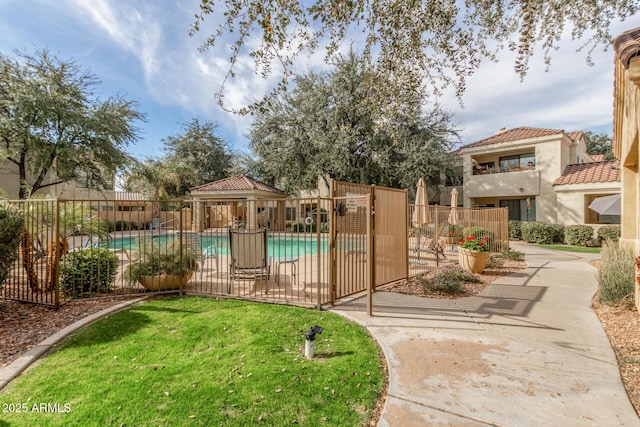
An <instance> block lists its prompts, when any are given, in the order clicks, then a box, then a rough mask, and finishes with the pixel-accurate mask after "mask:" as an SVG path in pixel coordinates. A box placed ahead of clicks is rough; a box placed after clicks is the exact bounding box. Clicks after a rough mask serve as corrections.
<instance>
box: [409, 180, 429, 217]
mask: <svg viewBox="0 0 640 427" xmlns="http://www.w3.org/2000/svg"><path fill="white" fill-rule="evenodd" d="M411 222H412V223H413V225H414V227H416V228H420V227H423V226H425V225H427V224H431V213H430V212H429V200H428V199H427V186H426V185H425V184H424V180H423V179H422V178H420V179H419V180H418V187H417V188H416V202H415V206H414V208H413V215H412V216H411Z"/></svg>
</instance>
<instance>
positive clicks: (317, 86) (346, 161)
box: [250, 53, 457, 192]
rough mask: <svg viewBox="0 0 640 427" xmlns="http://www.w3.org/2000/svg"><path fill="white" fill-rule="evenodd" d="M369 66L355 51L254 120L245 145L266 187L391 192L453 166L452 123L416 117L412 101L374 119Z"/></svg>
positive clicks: (435, 179)
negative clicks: (334, 186)
mask: <svg viewBox="0 0 640 427" xmlns="http://www.w3.org/2000/svg"><path fill="white" fill-rule="evenodd" d="M371 75H372V69H371V65H370V64H369V63H367V61H366V60H364V59H363V58H362V57H358V56H356V55H354V54H353V53H352V54H351V55H350V56H349V57H346V58H340V59H339V60H338V61H337V63H336V69H335V71H333V72H332V73H330V74H316V73H313V72H311V73H308V74H306V75H304V76H299V77H297V78H296V80H295V88H294V89H293V90H292V91H290V92H288V93H284V94H282V95H281V96H280V97H279V98H277V99H274V100H272V101H271V102H270V105H269V106H268V107H265V108H264V109H263V110H262V111H260V112H258V113H257V114H256V120H255V122H254V123H253V125H252V128H251V132H250V139H251V142H250V146H251V148H252V150H253V151H254V153H255V154H256V155H257V156H258V157H259V158H260V159H261V160H262V162H263V170H264V172H265V174H266V175H267V177H268V178H269V180H270V181H272V182H282V183H283V184H284V187H285V189H286V190H287V191H289V192H291V191H293V190H295V189H297V188H307V189H309V188H316V186H317V184H318V178H319V177H323V178H333V179H338V180H344V181H351V182H360V183H366V184H379V185H386V186H392V187H401V188H409V187H413V186H414V185H415V183H416V182H417V181H418V179H419V178H420V177H424V178H425V180H427V181H428V182H429V183H430V184H432V185H435V184H438V183H440V181H441V172H446V171H447V170H448V169H450V168H451V167H452V165H451V164H450V162H451V160H450V159H451V156H449V155H448V151H447V150H448V149H449V148H451V147H452V145H453V141H452V140H454V139H455V138H456V137H457V134H456V131H455V130H453V129H452V125H451V124H450V120H451V117H450V115H449V114H447V113H444V112H443V111H441V110H438V109H434V110H432V111H431V112H430V113H429V114H424V113H422V112H421V109H420V103H419V101H418V100H417V97H416V98H415V100H414V102H413V103H412V104H408V105H405V106H404V108H403V111H396V112H395V114H393V115H392V114H391V113H387V115H386V117H384V118H383V119H381V120H376V119H375V115H374V110H375V109H376V106H375V104H374V103H373V102H371V97H370V93H371V91H375V87H372V86H371V85H370V77H371Z"/></svg>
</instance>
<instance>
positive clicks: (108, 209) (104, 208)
mask: <svg viewBox="0 0 640 427" xmlns="http://www.w3.org/2000/svg"><path fill="white" fill-rule="evenodd" d="M100 209H102V211H103V212H113V206H100Z"/></svg>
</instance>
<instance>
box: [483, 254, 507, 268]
mask: <svg viewBox="0 0 640 427" xmlns="http://www.w3.org/2000/svg"><path fill="white" fill-rule="evenodd" d="M503 265H504V258H502V256H501V255H498V254H491V255H490V256H489V260H488V261H487V265H486V266H485V268H500V267H502V266H503Z"/></svg>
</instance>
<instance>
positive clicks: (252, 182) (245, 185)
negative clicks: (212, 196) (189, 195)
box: [190, 175, 284, 194]
mask: <svg viewBox="0 0 640 427" xmlns="http://www.w3.org/2000/svg"><path fill="white" fill-rule="evenodd" d="M241 190H258V191H265V192H267V193H277V194H284V193H283V191H281V190H278V189H277V188H275V187H272V186H270V185H268V184H265V183H264V182H262V181H258V180H257V179H253V178H250V177H248V176H245V175H238V176H232V177H229V178H224V179H220V180H218V181H213V182H210V183H208V184H203V185H200V186H198V187H194V188H192V189H191V190H190V191H241Z"/></svg>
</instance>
